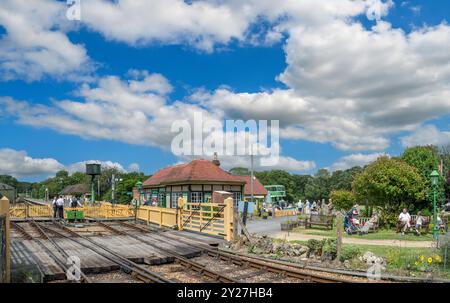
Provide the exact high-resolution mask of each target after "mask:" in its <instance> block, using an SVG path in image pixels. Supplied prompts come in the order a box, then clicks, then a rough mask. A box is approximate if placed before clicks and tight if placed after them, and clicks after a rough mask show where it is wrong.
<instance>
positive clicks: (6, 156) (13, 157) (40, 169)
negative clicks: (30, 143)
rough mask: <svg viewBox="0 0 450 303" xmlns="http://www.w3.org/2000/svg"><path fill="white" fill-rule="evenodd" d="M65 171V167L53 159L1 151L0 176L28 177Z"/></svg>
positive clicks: (6, 150) (13, 151)
mask: <svg viewBox="0 0 450 303" xmlns="http://www.w3.org/2000/svg"><path fill="white" fill-rule="evenodd" d="M61 169H64V165H62V164H61V163H59V162H58V161H57V160H55V159H51V158H32V157H30V156H28V155H27V152H26V151H17V150H14V149H10V148H2V149H0V174H5V175H12V176H14V177H28V176H35V175H42V174H53V173H56V172H57V171H59V170H61Z"/></svg>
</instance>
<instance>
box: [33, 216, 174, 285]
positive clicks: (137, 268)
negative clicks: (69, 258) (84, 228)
mask: <svg viewBox="0 0 450 303" xmlns="http://www.w3.org/2000/svg"><path fill="white" fill-rule="evenodd" d="M53 224H54V225H55V226H56V227H58V228H60V229H62V230H63V231H65V232H67V233H69V234H71V235H72V236H75V237H78V238H81V239H83V240H85V241H87V242H89V243H91V244H92V245H94V247H93V246H92V245H88V244H86V243H83V242H81V241H78V240H77V239H76V238H73V237H68V236H66V235H64V234H62V233H60V232H58V231H56V230H54V229H52V228H49V227H45V226H42V227H43V228H44V229H46V230H49V231H51V232H54V233H55V234H57V235H59V236H60V237H63V238H66V239H70V240H72V241H74V242H76V243H78V244H80V245H82V246H84V247H86V248H88V249H90V250H92V251H94V252H96V253H97V254H99V255H101V256H103V257H104V258H106V259H108V260H110V261H112V262H114V263H116V264H117V265H120V266H121V268H122V269H127V270H128V271H129V272H130V273H131V274H132V275H133V276H135V277H137V278H139V279H141V280H144V282H156V283H173V281H171V280H169V279H166V278H164V277H163V276H161V275H159V274H158V273H155V272H153V271H150V270H148V269H147V268H145V267H143V266H141V265H139V264H137V263H135V262H133V261H131V260H128V259H127V258H126V257H124V256H122V255H120V254H118V253H116V252H114V251H112V250H111V249H108V248H106V247H104V246H103V245H101V244H99V243H97V242H95V241H94V240H92V239H89V238H88V237H85V236H82V235H80V234H78V233H76V232H74V231H72V230H71V229H69V228H67V227H66V226H64V225H62V224H60V223H56V222H53ZM96 247H99V248H100V249H101V250H104V251H106V252H107V253H104V252H102V251H101V250H99V249H98V248H96ZM111 255H112V256H114V257H111Z"/></svg>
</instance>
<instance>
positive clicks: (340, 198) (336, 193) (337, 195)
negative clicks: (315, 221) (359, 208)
mask: <svg viewBox="0 0 450 303" xmlns="http://www.w3.org/2000/svg"><path fill="white" fill-rule="evenodd" d="M330 198H331V199H332V200H333V204H334V205H335V208H336V209H337V210H341V209H344V210H349V209H350V208H352V206H353V205H355V203H356V197H355V195H354V194H353V193H352V192H351V191H349V190H333V191H332V192H331V193H330Z"/></svg>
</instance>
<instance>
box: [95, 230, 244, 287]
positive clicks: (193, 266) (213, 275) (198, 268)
mask: <svg viewBox="0 0 450 303" xmlns="http://www.w3.org/2000/svg"><path fill="white" fill-rule="evenodd" d="M96 223H97V224H98V225H100V226H102V227H104V228H106V229H108V230H110V231H112V232H114V233H115V234H118V235H126V236H128V237H132V238H134V239H136V240H138V241H140V242H142V243H145V244H148V245H150V246H153V247H155V248H157V249H158V250H161V251H164V252H165V253H166V254H167V255H169V256H171V257H173V258H174V259H175V262H176V263H178V264H180V265H181V266H183V267H184V268H186V269H188V270H192V271H195V272H196V273H198V274H200V275H203V276H205V277H207V278H209V279H211V280H212V281H215V282H222V283H237V282H240V281H238V280H236V279H233V278H230V277H228V276H226V275H224V274H221V273H219V272H216V271H212V270H210V269H208V268H206V267H205V266H203V265H202V264H199V263H197V262H194V261H192V260H189V259H187V258H185V257H183V256H181V255H180V254H178V253H175V252H173V251H170V250H168V249H165V248H163V247H161V246H160V245H157V244H155V243H154V242H150V241H148V240H146V239H143V238H142V237H139V236H136V235H134V234H131V233H128V232H125V231H122V230H119V229H117V228H114V227H112V226H110V225H108V224H105V223H103V222H100V221H97V222H96Z"/></svg>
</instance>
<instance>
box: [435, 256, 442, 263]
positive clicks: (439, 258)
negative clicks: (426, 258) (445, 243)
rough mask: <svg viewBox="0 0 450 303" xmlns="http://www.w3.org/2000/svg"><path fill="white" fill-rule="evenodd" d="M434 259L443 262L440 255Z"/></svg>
mask: <svg viewBox="0 0 450 303" xmlns="http://www.w3.org/2000/svg"><path fill="white" fill-rule="evenodd" d="M434 260H435V261H436V262H438V263H441V261H442V260H441V257H440V256H436V257H434Z"/></svg>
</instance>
